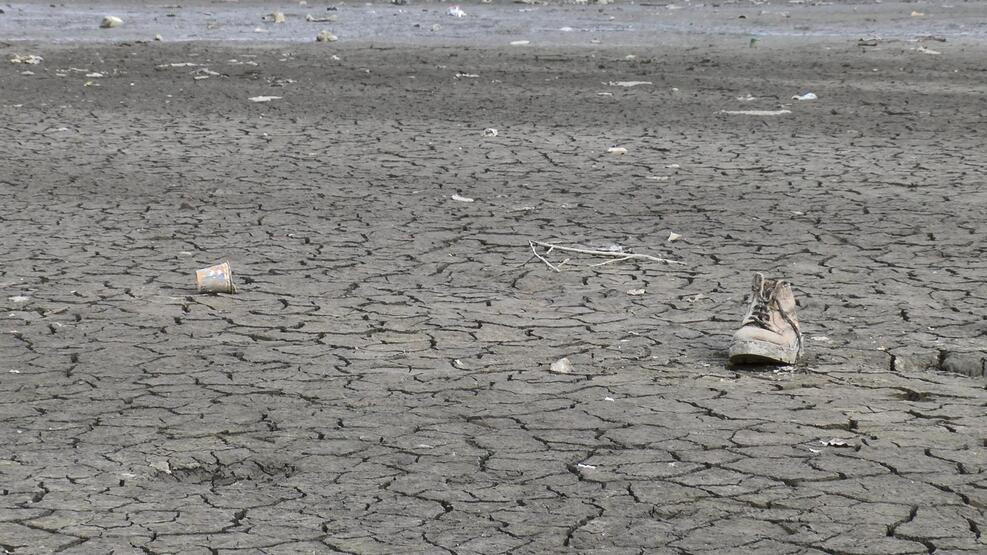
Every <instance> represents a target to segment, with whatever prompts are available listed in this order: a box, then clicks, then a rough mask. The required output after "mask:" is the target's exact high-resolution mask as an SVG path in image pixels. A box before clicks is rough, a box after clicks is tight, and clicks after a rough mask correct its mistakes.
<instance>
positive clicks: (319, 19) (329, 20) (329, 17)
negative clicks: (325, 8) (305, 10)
mask: <svg viewBox="0 0 987 555" xmlns="http://www.w3.org/2000/svg"><path fill="white" fill-rule="evenodd" d="M337 19H339V17H338V16H335V15H327V16H325V17H315V16H313V15H312V14H309V15H306V16H305V21H309V22H311V23H333V22H335V21H336V20H337Z"/></svg>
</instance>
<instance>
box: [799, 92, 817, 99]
mask: <svg viewBox="0 0 987 555" xmlns="http://www.w3.org/2000/svg"><path fill="white" fill-rule="evenodd" d="M818 98H819V97H818V96H816V93H814V92H807V93H805V94H797V95H795V96H793V97H792V100H816V99H818Z"/></svg>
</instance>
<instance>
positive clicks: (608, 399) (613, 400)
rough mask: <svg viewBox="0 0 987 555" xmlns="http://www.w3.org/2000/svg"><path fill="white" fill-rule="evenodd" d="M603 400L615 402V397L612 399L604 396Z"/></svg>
mask: <svg viewBox="0 0 987 555" xmlns="http://www.w3.org/2000/svg"><path fill="white" fill-rule="evenodd" d="M603 400H604V401H610V402H611V403H613V402H616V399H614V398H613V397H604V398H603Z"/></svg>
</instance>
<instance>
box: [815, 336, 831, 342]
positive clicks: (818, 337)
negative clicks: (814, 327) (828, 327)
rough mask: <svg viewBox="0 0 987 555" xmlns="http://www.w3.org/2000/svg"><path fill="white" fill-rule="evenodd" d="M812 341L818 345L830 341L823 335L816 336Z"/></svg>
mask: <svg viewBox="0 0 987 555" xmlns="http://www.w3.org/2000/svg"><path fill="white" fill-rule="evenodd" d="M812 340H813V341H818V342H820V343H829V342H830V341H832V339H830V338H828V337H826V336H825V335H817V336H815V337H813V338H812Z"/></svg>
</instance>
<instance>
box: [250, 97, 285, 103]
mask: <svg viewBox="0 0 987 555" xmlns="http://www.w3.org/2000/svg"><path fill="white" fill-rule="evenodd" d="M247 100H249V101H251V102H270V101H272V100H281V97H280V96H251V97H250V98H248V99H247Z"/></svg>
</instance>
